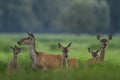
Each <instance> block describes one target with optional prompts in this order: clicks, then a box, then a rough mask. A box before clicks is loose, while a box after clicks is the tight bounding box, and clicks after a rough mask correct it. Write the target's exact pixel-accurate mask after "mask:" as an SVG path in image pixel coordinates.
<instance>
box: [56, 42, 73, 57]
mask: <svg viewBox="0 0 120 80" xmlns="http://www.w3.org/2000/svg"><path fill="white" fill-rule="evenodd" d="M71 44H72V42H70V43H69V44H68V45H67V46H66V47H63V46H62V44H61V43H59V42H58V47H59V48H60V49H61V50H62V52H63V55H64V56H65V57H66V58H67V57H68V51H69V50H68V48H69V47H70V46H71Z"/></svg>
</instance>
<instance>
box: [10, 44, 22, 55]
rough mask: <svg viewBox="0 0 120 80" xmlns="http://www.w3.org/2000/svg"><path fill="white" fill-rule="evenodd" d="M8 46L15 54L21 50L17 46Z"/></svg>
mask: <svg viewBox="0 0 120 80" xmlns="http://www.w3.org/2000/svg"><path fill="white" fill-rule="evenodd" d="M10 48H11V50H12V51H13V52H14V54H15V55H18V53H19V52H20V51H21V48H18V47H17V46H14V47H12V46H11V47H10Z"/></svg>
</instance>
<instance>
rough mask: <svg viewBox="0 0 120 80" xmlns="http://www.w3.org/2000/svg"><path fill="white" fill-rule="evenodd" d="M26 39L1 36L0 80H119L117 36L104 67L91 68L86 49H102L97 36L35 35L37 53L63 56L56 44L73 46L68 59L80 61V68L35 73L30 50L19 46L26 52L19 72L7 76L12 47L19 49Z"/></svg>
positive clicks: (20, 35)
mask: <svg viewBox="0 0 120 80" xmlns="http://www.w3.org/2000/svg"><path fill="white" fill-rule="evenodd" d="M26 36H27V34H0V45H1V46H0V80H83V79H85V80H113V79H114V80H120V75H119V74H120V42H119V41H120V37H119V36H120V35H114V36H113V39H112V40H111V41H110V42H109V44H108V46H107V48H106V55H105V63H98V64H95V65H92V66H90V67H88V66H87V64H86V61H87V60H88V59H89V58H91V54H89V53H88V50H87V48H88V47H90V48H92V49H94V50H96V49H99V48H100V47H101V44H100V42H99V41H98V40H97V39H96V36H95V35H85V34H84V35H67V34H61V35H55V34H35V37H36V49H37V51H40V52H46V53H48V54H62V52H61V50H60V49H59V48H58V46H57V43H58V42H61V43H62V44H63V45H67V44H68V43H69V42H72V45H71V47H70V48H69V57H74V58H77V59H78V61H79V68H78V69H72V68H68V69H65V68H62V69H61V68H59V69H52V70H47V71H44V70H38V71H34V70H33V69H32V67H31V61H30V57H29V53H28V49H27V46H20V47H22V48H23V49H22V51H21V53H20V54H19V55H18V62H19V65H20V69H19V72H18V73H12V74H8V70H7V64H8V62H9V61H10V60H11V59H12V55H13V54H12V51H11V50H10V46H14V45H17V44H16V42H17V41H18V40H20V39H22V38H24V37H26ZM104 37H106V38H107V36H104Z"/></svg>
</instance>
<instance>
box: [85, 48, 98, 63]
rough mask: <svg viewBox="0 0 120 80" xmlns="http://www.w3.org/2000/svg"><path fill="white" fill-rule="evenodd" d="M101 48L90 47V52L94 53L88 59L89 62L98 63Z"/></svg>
mask: <svg viewBox="0 0 120 80" xmlns="http://www.w3.org/2000/svg"><path fill="white" fill-rule="evenodd" d="M99 51H100V50H99V49H98V50H96V51H93V50H92V49H90V48H88V52H89V53H90V54H91V55H92V58H90V59H88V60H87V63H88V64H92V63H96V62H97V61H98V60H99V56H98V52H99Z"/></svg>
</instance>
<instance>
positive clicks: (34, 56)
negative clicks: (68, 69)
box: [17, 33, 61, 70]
mask: <svg viewBox="0 0 120 80" xmlns="http://www.w3.org/2000/svg"><path fill="white" fill-rule="evenodd" d="M17 43H18V44H19V45H27V46H28V50H29V55H30V58H31V64H32V68H33V69H34V70H37V69H38V68H43V70H48V69H49V68H58V67H60V66H61V55H54V54H48V53H46V52H38V51H37V50H36V47H35V37H34V35H33V33H28V37H25V38H23V39H21V40H19V41H18V42H17Z"/></svg>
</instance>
